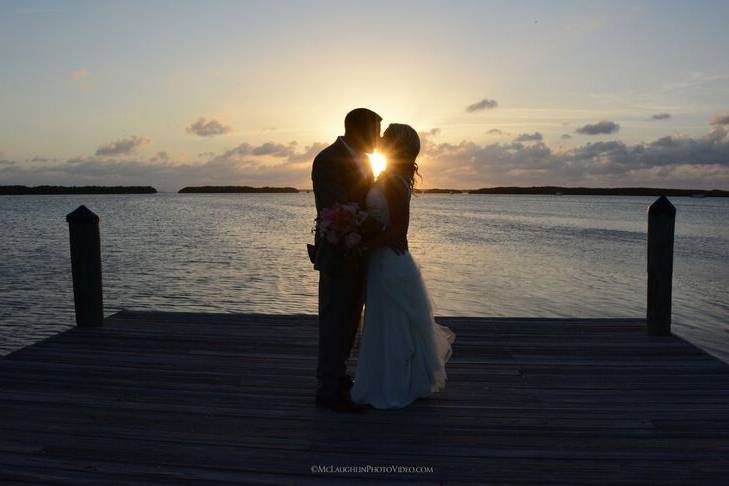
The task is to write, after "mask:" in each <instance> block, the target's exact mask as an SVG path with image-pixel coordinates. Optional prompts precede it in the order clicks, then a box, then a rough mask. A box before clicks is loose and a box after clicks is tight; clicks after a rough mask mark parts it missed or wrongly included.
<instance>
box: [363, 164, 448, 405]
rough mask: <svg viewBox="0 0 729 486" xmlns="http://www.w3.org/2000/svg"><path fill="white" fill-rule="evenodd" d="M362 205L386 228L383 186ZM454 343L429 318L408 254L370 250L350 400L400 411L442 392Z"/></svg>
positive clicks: (420, 281)
mask: <svg viewBox="0 0 729 486" xmlns="http://www.w3.org/2000/svg"><path fill="white" fill-rule="evenodd" d="M394 177H397V176H394ZM403 182H404V180H403ZM406 185H407V184H406ZM408 190H409V188H408ZM366 201H367V202H366V204H367V211H368V212H369V213H370V214H371V215H372V216H373V217H375V218H377V219H378V220H379V221H381V222H383V223H385V224H387V223H388V222H389V210H388V205H387V199H386V198H385V193H384V189H383V187H382V182H378V183H377V184H375V185H374V186H373V187H372V189H371V190H370V192H369V193H368V195H367V200H366ZM454 341H455V334H454V333H453V332H452V331H451V330H450V329H449V328H447V327H446V326H443V325H440V324H438V323H437V322H435V320H434V319H433V311H432V307H431V303H430V298H429V297H428V293H427V290H426V287H425V284H424V282H423V278H422V276H421V274H420V270H419V269H418V267H417V265H416V263H415V261H414V260H413V257H412V255H411V254H410V253H409V252H405V253H404V254H402V255H397V254H396V253H395V252H394V251H393V250H392V249H390V248H386V247H385V248H376V249H374V250H371V251H370V253H369V255H368V258H367V293H366V301H365V317H364V324H363V328H362V337H361V341H360V349H359V357H358V358H357V370H356V373H355V378H354V386H353V387H352V390H351V396H352V400H353V401H354V402H357V403H369V404H370V405H372V406H373V407H375V408H401V407H405V406H406V405H408V404H410V403H411V402H412V401H414V400H415V399H417V398H420V397H427V396H428V395H430V394H431V393H432V392H438V391H441V390H442V389H443V388H444V387H445V383H446V379H447V376H446V371H445V364H446V362H447V361H448V360H449V359H450V357H451V344H452V343H453V342H454Z"/></svg>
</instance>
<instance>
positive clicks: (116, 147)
mask: <svg viewBox="0 0 729 486" xmlns="http://www.w3.org/2000/svg"><path fill="white" fill-rule="evenodd" d="M150 141H151V140H150V139H148V138H147V137H139V136H137V135H132V136H131V137H128V138H122V139H120V140H117V141H116V142H110V143H107V144H106V145H101V146H100V147H99V148H98V149H96V155H97V156H98V155H109V156H116V155H129V154H131V153H133V152H135V151H136V150H137V149H138V148H139V147H142V146H144V145H147V144H148V143H149V142H150Z"/></svg>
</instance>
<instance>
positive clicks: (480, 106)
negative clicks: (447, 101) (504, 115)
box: [466, 98, 499, 113]
mask: <svg viewBox="0 0 729 486" xmlns="http://www.w3.org/2000/svg"><path fill="white" fill-rule="evenodd" d="M497 106H499V104H498V103H497V102H496V100H490V99H488V98H484V99H482V100H481V101H477V102H476V103H472V104H470V105H468V106H467V107H466V112H467V113H475V112H477V111H484V110H493V109H494V108H496V107H497Z"/></svg>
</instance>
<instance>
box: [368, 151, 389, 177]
mask: <svg viewBox="0 0 729 486" xmlns="http://www.w3.org/2000/svg"><path fill="white" fill-rule="evenodd" d="M367 156H368V157H369V158H370V165H371V166H372V172H373V173H374V174H375V177H377V176H378V175H380V172H382V171H383V170H385V167H387V159H386V158H385V156H384V155H382V154H381V153H380V152H378V151H377V150H375V151H374V152H372V153H371V154H368V155H367Z"/></svg>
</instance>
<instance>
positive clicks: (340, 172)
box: [309, 138, 374, 274]
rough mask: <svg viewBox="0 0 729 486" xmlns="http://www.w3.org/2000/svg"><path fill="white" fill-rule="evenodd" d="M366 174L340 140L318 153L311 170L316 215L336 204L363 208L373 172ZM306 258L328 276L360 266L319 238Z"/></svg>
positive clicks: (369, 170) (368, 170) (368, 171)
mask: <svg viewBox="0 0 729 486" xmlns="http://www.w3.org/2000/svg"><path fill="white" fill-rule="evenodd" d="M366 172H367V173H366V174H365V173H363V171H362V170H360V166H359V164H358V162H357V160H355V158H354V156H353V155H352V153H351V152H350V150H349V148H348V147H347V146H346V145H345V143H344V141H343V140H342V139H341V138H337V140H336V141H335V142H334V143H333V144H331V145H330V146H328V147H327V148H325V149H324V150H322V151H321V152H319V155H317V156H316V158H315V159H314V163H313V166H312V169H311V180H312V183H313V185H314V199H315V201H316V211H317V214H318V213H319V212H320V211H321V210H322V209H324V208H328V207H331V206H333V205H334V204H335V203H342V204H346V203H357V204H359V205H360V208H364V203H365V198H366V197H367V191H368V190H369V188H370V187H371V186H372V183H373V181H374V175H373V174H372V170H371V169H369V168H368V169H367V171H366ZM309 257H310V258H311V261H312V263H313V264H314V269H316V270H319V271H322V272H326V273H331V274H342V273H346V272H348V271H352V270H353V266H357V265H359V264H360V262H358V261H357V259H353V258H345V257H344V255H342V253H341V252H340V251H337V250H336V249H335V248H334V247H332V246H331V245H330V244H329V243H328V242H327V241H326V240H324V239H321V238H319V237H318V235H317V237H316V240H315V246H314V247H313V248H311V247H310V248H309Z"/></svg>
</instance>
